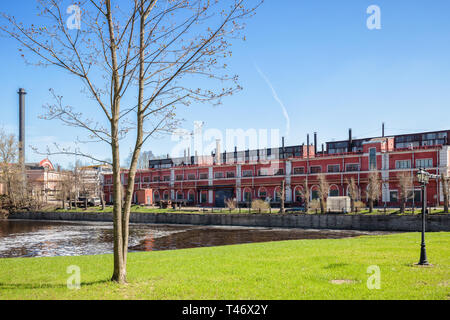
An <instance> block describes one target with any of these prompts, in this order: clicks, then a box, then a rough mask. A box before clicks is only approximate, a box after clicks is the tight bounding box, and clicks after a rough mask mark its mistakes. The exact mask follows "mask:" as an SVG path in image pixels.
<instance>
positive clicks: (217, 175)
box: [214, 172, 223, 179]
mask: <svg viewBox="0 0 450 320" xmlns="http://www.w3.org/2000/svg"><path fill="white" fill-rule="evenodd" d="M214 178H215V179H223V172H216V173H214Z"/></svg>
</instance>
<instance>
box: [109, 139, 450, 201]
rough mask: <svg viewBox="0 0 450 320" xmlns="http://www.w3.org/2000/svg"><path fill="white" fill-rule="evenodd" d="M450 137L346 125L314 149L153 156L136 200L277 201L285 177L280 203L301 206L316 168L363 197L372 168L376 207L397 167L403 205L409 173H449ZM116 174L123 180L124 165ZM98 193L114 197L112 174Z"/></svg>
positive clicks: (393, 192) (340, 191) (434, 189)
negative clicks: (360, 135) (344, 135)
mask: <svg viewBox="0 0 450 320" xmlns="http://www.w3.org/2000/svg"><path fill="white" fill-rule="evenodd" d="M449 138H450V131H437V132H424V133H415V134H407V135H398V136H389V137H375V138H366V139H358V140H354V139H352V135H351V131H350V133H349V139H348V140H346V141H337V142H328V143H326V145H327V148H326V150H324V148H323V147H322V150H321V151H318V146H317V136H315V139H314V141H315V143H314V144H309V142H308V143H307V144H306V145H298V146H290V147H288V146H286V147H285V146H284V143H283V146H282V147H281V148H272V149H261V150H247V151H240V152H238V151H237V150H235V152H231V153H226V152H225V153H218V154H212V155H211V156H195V157H183V158H176V159H170V158H167V159H160V160H152V161H150V163H149V169H147V170H141V171H139V172H138V173H137V175H136V184H135V202H136V203H139V204H142V205H150V204H154V203H157V202H159V201H160V200H172V201H182V202H185V203H188V204H190V205H195V206H205V207H212V206H214V207H223V206H224V203H225V200H226V199H230V198H232V199H236V200H237V201H238V202H240V203H243V204H247V203H250V202H251V201H252V200H254V199H263V200H268V201H271V202H272V203H274V205H277V204H278V203H279V202H280V194H281V192H280V191H281V186H282V183H283V181H284V185H285V200H286V201H285V202H286V204H287V205H288V206H289V205H290V206H301V205H303V194H304V193H303V190H304V188H308V189H309V191H310V192H309V194H310V200H312V199H315V198H317V197H318V190H319V176H320V175H323V176H324V177H325V178H326V180H327V181H328V184H329V197H334V196H346V195H348V188H349V186H348V184H349V183H348V182H349V181H350V180H351V178H353V179H354V181H355V182H356V185H357V186H358V188H359V194H360V196H359V197H360V200H361V201H363V202H366V201H367V194H366V191H367V188H368V180H369V175H370V174H371V173H373V172H376V173H377V174H378V175H379V178H380V181H381V183H380V188H381V190H380V197H379V199H378V200H377V201H376V203H375V204H376V206H378V207H383V206H386V207H395V206H398V205H399V200H400V197H401V195H400V192H401V190H400V189H401V188H400V186H399V180H400V178H399V176H400V175H401V174H402V173H406V174H408V175H410V177H411V181H412V186H413V187H412V188H411V190H410V192H411V195H412V196H411V198H410V199H409V202H410V203H409V204H408V205H411V206H415V205H416V206H418V205H419V202H421V193H420V185H419V184H418V183H417V181H416V179H415V174H416V173H417V170H418V169H419V168H425V169H426V170H427V171H428V172H430V173H432V174H439V175H440V174H442V173H444V174H445V175H447V176H448V175H449V167H450V143H449V142H450V139H449ZM308 140H309V139H308ZM217 150H220V147H218V148H217ZM121 178H122V183H123V184H126V183H127V172H123V173H122V177H121ZM104 193H105V199H106V201H108V202H113V201H114V199H113V196H112V194H113V190H112V176H111V175H106V176H105V180H104ZM142 194H145V195H146V196H142ZM427 196H428V197H427V199H428V205H430V206H438V205H439V204H440V203H442V201H443V193H442V186H441V183H440V181H438V180H432V181H430V184H429V185H428V188H427Z"/></svg>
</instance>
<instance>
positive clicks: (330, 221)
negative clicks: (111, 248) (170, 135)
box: [9, 212, 450, 232]
mask: <svg viewBox="0 0 450 320" xmlns="http://www.w3.org/2000/svg"><path fill="white" fill-rule="evenodd" d="M9 219H29V220H62V221H102V222H110V221H112V213H94V212H63V213H60V212H37V213H31V212H24V213H16V214H13V215H10V216H9ZM130 222H132V223H155V224H191V225H214V226H243V227H271V228H308V229H340V230H364V231H420V230H421V229H422V220H421V215H416V216H395V215H389V216H386V215H366V216H364V215H341V214H323V215H305V214H284V215H279V214H240V215H237V214H180V213H160V214H157V213H132V214H131V217H130ZM427 231H436V232H437V231H450V215H431V216H428V217H427Z"/></svg>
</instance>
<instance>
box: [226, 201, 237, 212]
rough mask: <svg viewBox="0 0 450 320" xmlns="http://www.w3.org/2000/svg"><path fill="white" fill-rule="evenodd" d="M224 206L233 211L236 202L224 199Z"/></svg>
mask: <svg viewBox="0 0 450 320" xmlns="http://www.w3.org/2000/svg"><path fill="white" fill-rule="evenodd" d="M225 205H226V207H227V208H228V209H231V210H234V209H236V208H237V201H236V199H226V200H225Z"/></svg>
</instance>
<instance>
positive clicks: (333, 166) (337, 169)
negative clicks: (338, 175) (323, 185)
mask: <svg viewBox="0 0 450 320" xmlns="http://www.w3.org/2000/svg"><path fill="white" fill-rule="evenodd" d="M340 171H341V166H340V165H338V164H331V165H329V166H328V172H340Z"/></svg>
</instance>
